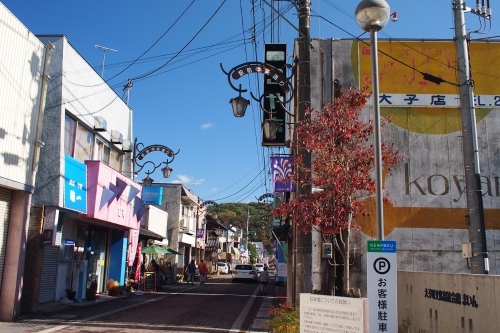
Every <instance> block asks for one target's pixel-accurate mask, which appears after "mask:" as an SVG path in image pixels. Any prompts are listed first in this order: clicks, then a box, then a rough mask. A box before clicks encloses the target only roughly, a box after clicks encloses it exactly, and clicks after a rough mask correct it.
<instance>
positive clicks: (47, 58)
mask: <svg viewBox="0 0 500 333" xmlns="http://www.w3.org/2000/svg"><path fill="white" fill-rule="evenodd" d="M55 49H56V48H55V46H54V45H53V44H52V43H51V42H47V45H46V46H45V57H44V63H43V73H42V88H41V90H40V104H39V108H38V123H37V127H36V141H35V144H36V146H35V154H34V156H33V165H32V170H33V186H34V185H35V181H36V173H37V172H38V164H39V162H40V151H41V150H42V147H43V146H44V145H45V143H44V142H43V141H42V129H43V119H44V115H45V102H46V101H47V87H48V83H49V80H50V76H49V74H47V73H48V71H49V66H50V57H51V55H52V52H53V51H54V50H55Z"/></svg>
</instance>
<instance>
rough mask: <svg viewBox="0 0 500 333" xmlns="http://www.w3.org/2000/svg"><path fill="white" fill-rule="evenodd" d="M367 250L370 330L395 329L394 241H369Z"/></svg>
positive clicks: (396, 307) (390, 330)
mask: <svg viewBox="0 0 500 333" xmlns="http://www.w3.org/2000/svg"><path fill="white" fill-rule="evenodd" d="M367 251H368V255H367V279H366V284H367V295H368V304H369V308H370V332H397V331H398V301H397V258H396V241H379V240H369V241H368V246H367Z"/></svg>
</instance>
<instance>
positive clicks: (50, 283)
mask: <svg viewBox="0 0 500 333" xmlns="http://www.w3.org/2000/svg"><path fill="white" fill-rule="evenodd" d="M58 258H59V246H45V247H44V253H43V267H42V279H41V282H40V299H39V300H38V303H46V302H52V301H54V300H55V298H56V277H57V263H58Z"/></svg>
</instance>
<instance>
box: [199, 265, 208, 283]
mask: <svg viewBox="0 0 500 333" xmlns="http://www.w3.org/2000/svg"><path fill="white" fill-rule="evenodd" d="M198 270H199V271H200V284H205V278H206V277H207V264H205V262H204V261H203V259H201V260H200V264H199V265H198Z"/></svg>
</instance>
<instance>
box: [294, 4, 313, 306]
mask: <svg viewBox="0 0 500 333" xmlns="http://www.w3.org/2000/svg"><path fill="white" fill-rule="evenodd" d="M297 12H298V17H299V38H298V58H299V59H298V64H297V80H296V82H297V85H296V89H297V103H298V105H297V108H298V110H297V114H296V115H295V121H296V122H299V121H302V120H304V119H305V111H306V110H307V108H308V107H309V106H310V105H311V63H310V59H311V55H310V50H309V48H310V46H311V38H310V35H311V1H309V0H300V3H299V9H298V11H297ZM294 135H295V142H297V139H298V138H297V136H296V134H294ZM295 154H297V155H298V154H300V155H302V167H304V168H305V169H306V170H308V169H310V168H311V154H310V153H308V152H306V151H296V152H295ZM299 176H301V178H302V177H303V174H300V173H299ZM310 194H311V186H310V185H306V186H300V185H299V186H297V190H296V195H297V196H298V197H301V196H308V195H310ZM292 228H293V229H292V235H293V236H292V237H293V239H292V255H291V259H292V272H291V273H292V274H291V275H292V276H291V277H289V279H288V281H291V289H292V290H291V296H292V297H291V301H292V305H293V306H297V305H298V302H299V300H300V297H299V295H300V293H301V292H312V278H311V276H312V267H311V262H312V234H311V233H307V234H304V233H300V234H299V233H297V221H296V220H295V219H294V221H293V224H292Z"/></svg>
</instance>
